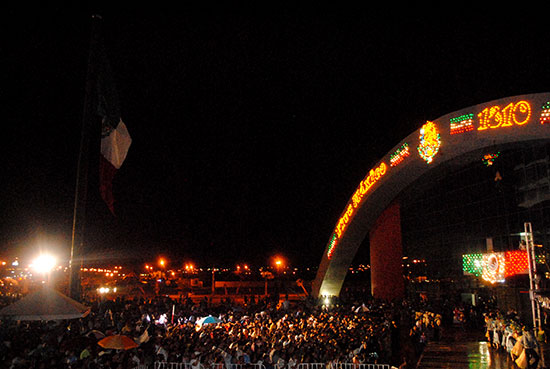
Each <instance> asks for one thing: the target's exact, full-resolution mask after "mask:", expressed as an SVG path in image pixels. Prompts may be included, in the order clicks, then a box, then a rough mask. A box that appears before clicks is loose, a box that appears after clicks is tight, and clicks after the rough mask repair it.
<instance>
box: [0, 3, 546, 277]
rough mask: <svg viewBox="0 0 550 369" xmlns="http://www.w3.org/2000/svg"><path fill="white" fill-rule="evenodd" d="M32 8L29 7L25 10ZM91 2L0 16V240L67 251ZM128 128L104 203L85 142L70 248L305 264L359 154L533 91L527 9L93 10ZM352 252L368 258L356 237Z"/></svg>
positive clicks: (535, 49)
mask: <svg viewBox="0 0 550 369" xmlns="http://www.w3.org/2000/svg"><path fill="white" fill-rule="evenodd" d="M42 10H44V9H42ZM90 14H91V13H85V12H74V13H72V14H69V12H67V11H66V10H65V9H63V10H62V9H61V8H59V9H57V8H53V9H47V11H36V12H25V13H23V12H19V11H12V12H11V13H10V12H8V13H7V15H6V16H5V18H6V19H7V20H8V21H7V22H5V23H4V24H3V27H4V28H5V29H4V32H3V34H4V36H5V38H6V39H7V41H6V42H5V43H3V44H2V45H1V47H2V62H3V63H4V64H5V65H4V68H3V71H4V73H3V79H4V83H3V84H2V85H3V88H2V89H1V90H2V106H3V135H2V137H3V138H4V139H3V145H2V149H1V154H2V157H1V158H2V159H1V160H2V166H1V169H0V178H2V182H3V186H2V190H1V191H0V209H1V213H0V217H1V218H0V219H1V220H0V247H1V249H2V250H3V251H4V253H5V254H6V255H8V254H12V255H15V254H17V255H19V256H20V257H25V256H28V255H31V254H32V253H35V252H36V250H38V249H39V248H41V247H42V248H46V247H47V248H52V249H54V250H55V251H56V252H58V253H59V254H60V255H62V257H65V258H68V255H69V250H70V245H71V232H72V220H73V203H74V191H75V180H76V166H77V158H78V150H79V139H80V128H81V122H82V114H83V106H84V96H85V92H84V87H85V80H86V66H87V56H88V47H89V38H90V23H91V16H90ZM101 14H102V16H103V21H102V25H101V27H102V32H103V38H104V41H105V47H106V49H107V53H108V55H109V58H110V61H111V64H112V68H113V71H114V77H115V80H116V83H117V88H118V92H119V95H120V99H121V110H122V119H123V121H124V122H125V123H126V125H127V127H128V130H129V132H130V135H131V136H132V139H133V143H132V146H131V147H130V150H129V153H128V157H127V159H126V161H125V163H124V164H123V166H122V168H121V169H120V171H119V172H118V173H117V176H116V177H115V181H114V194H115V199H116V200H117V202H116V203H115V209H116V216H113V215H112V214H110V213H109V211H108V209H107V207H106V206H105V204H104V203H103V202H102V200H101V199H100V197H99V193H98V190H97V187H98V186H97V181H98V179H97V160H98V155H99V153H98V150H99V141H98V140H99V138H97V139H96V140H97V146H94V147H93V150H95V152H94V153H93V154H92V155H91V158H92V159H93V160H92V161H91V162H90V167H91V169H90V176H89V192H88V200H87V214H86V249H85V250H84V253H85V254H86V257H87V259H88V260H93V261H106V262H108V261H112V260H123V261H124V260H126V261H129V260H136V259H139V260H153V259H154V258H156V256H158V255H161V254H162V255H164V256H167V257H169V258H170V260H173V262H174V263H175V264H177V263H180V260H184V259H191V260H194V261H195V262H197V263H198V264H199V265H203V266H206V265H222V264H225V265H232V264H233V263H236V262H248V263H250V264H251V265H263V264H266V263H268V262H269V258H270V257H272V256H273V255H275V254H277V253H281V254H283V255H285V256H286V257H287V259H288V261H289V263H290V264H291V265H294V266H306V265H307V266H316V265H318V264H319V262H320V260H321V256H322V253H323V251H324V249H325V246H326V243H327V241H328V239H329V237H330V235H331V232H332V230H333V228H334V225H335V224H336V222H337V219H338V218H339V216H340V213H341V211H342V210H343V208H344V206H345V204H346V202H347V201H348V199H349V197H350V196H351V194H352V193H353V191H354V190H355V188H356V186H357V185H358V183H359V182H360V181H361V179H362V178H363V177H364V176H365V174H366V173H367V172H368V171H369V169H370V168H371V167H372V166H373V165H374V164H375V163H376V162H377V161H378V160H379V159H380V157H381V156H383V155H384V154H385V153H387V152H388V151H389V150H390V149H391V148H392V147H393V146H394V145H395V144H397V143H398V142H399V141H400V140H401V139H402V138H403V137H405V136H407V135H408V134H410V133H411V132H413V131H415V130H416V129H418V128H419V127H420V126H421V125H422V124H423V123H425V121H426V120H431V119H436V118H438V117H440V116H442V115H444V114H447V113H450V112H452V111H455V110H459V109H462V108H465V107H468V106H471V105H475V104H479V103H483V102H486V101H490V100H493V99H498V98H502V97H507V96H512V95H520V94H527V93H537V92H547V91H548V90H550V73H549V69H550V52H549V51H548V47H549V45H550V32H548V31H546V30H544V28H543V27H541V26H540V23H538V22H536V21H533V20H532V19H525V20H523V19H521V18H520V17H516V18H505V17H504V18H502V17H501V18H499V19H494V20H490V19H487V18H485V17H483V18H482V17H479V18H475V17H472V16H468V17H458V16H456V17H454V18H448V16H446V17H437V18H427V17H416V16H414V15H407V16H394V17H387V16H385V17H381V16H380V14H373V13H369V12H365V11H350V12H349V13H347V14H346V13H343V12H340V13H339V14H338V15H334V14H330V13H326V14H322V13H317V15H306V14H304V13H300V14H298V13H292V12H290V11H288V12H285V13H274V14H270V15H266V14H235V13H233V14H230V13H223V12H221V11H218V12H206V11H203V12H198V11H196V12H191V11H185V12H181V13H180V14H178V13H170V12H165V13H156V14H146V13H144V14H141V15H139V16H138V15H127V14H122V13H116V14H115V13H107V12H104V13H101ZM356 261H357V262H365V263H368V250H367V248H365V247H363V248H362V249H361V251H360V252H359V254H358V256H357V257H356Z"/></svg>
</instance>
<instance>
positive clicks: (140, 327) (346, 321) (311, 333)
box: [0, 297, 444, 369]
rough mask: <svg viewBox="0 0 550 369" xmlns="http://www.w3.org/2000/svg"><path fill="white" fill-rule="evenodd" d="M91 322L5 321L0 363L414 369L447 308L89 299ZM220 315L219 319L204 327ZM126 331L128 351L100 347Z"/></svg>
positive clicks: (89, 367) (0, 330)
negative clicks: (385, 368)
mask: <svg viewBox="0 0 550 369" xmlns="http://www.w3.org/2000/svg"><path fill="white" fill-rule="evenodd" d="M87 303H88V304H89V306H91V312H90V313H89V314H88V315H87V316H86V317H83V318H80V319H72V320H67V321H49V322H12V321H1V322H0V361H1V362H3V363H5V365H6V366H5V367H6V368H10V369H17V368H31V369H33V368H44V369H45V368H70V369H77V368H83V369H84V368H85V369H93V368H112V369H114V368H116V369H126V368H137V367H147V368H153V364H154V363H155V362H170V363H187V364H190V366H191V368H193V369H198V368H200V367H201V366H203V367H204V368H209V367H210V366H211V365H212V364H244V366H245V367H246V364H251V363H261V364H262V365H263V366H264V367H265V368H266V369H277V368H283V367H285V368H286V367H288V368H292V367H293V366H295V365H296V364H298V363H385V364H392V365H394V366H396V367H397V366H401V367H402V368H405V367H413V366H414V365H413V364H415V363H413V360H414V359H415V358H417V357H418V354H419V353H420V352H421V351H422V349H423V346H424V345H425V344H426V343H427V342H428V341H429V340H431V339H434V340H436V339H438V337H439V336H440V334H441V332H440V331H441V328H442V319H444V316H443V315H442V313H438V312H437V311H435V310H436V309H433V308H432V307H431V306H428V305H426V303H425V302H424V303H414V304H413V303H411V302H408V301H406V300H404V301H400V302H396V303H388V302H383V301H375V300H373V299H369V300H366V301H353V302H348V303H343V302H341V301H338V300H337V299H336V300H332V301H331V302H329V303H326V302H324V301H321V302H319V301H314V300H311V299H310V300H305V301H299V302H292V303H290V302H289V301H288V299H285V298H284V297H283V298H282V299H281V302H280V303H270V302H269V301H268V300H259V301H257V302H256V301H255V300H251V302H249V303H248V304H247V305H244V306H243V305H236V304H232V303H231V301H225V302H224V303H220V304H216V305H211V304H209V303H208V302H207V301H206V300H204V301H201V302H200V303H194V302H193V301H192V300H191V299H189V298H187V299H183V298H182V299H178V300H174V299H170V298H168V297H155V298H150V299H143V298H141V299H140V298H136V299H120V298H119V299H117V300H114V301H100V300H96V301H88V302H87ZM208 315H212V316H214V317H216V318H218V319H219V323H216V324H204V325H199V324H197V323H198V320H199V318H200V317H204V316H208ZM113 334H123V335H126V336H128V337H131V338H133V339H134V341H136V342H137V343H138V346H137V347H136V348H132V349H129V350H114V349H106V348H103V347H101V346H100V345H98V343H97V342H98V340H99V339H100V338H101V337H102V336H103V335H107V336H108V335H113Z"/></svg>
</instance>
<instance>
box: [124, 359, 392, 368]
mask: <svg viewBox="0 0 550 369" xmlns="http://www.w3.org/2000/svg"><path fill="white" fill-rule="evenodd" d="M273 368H275V369H391V368H392V367H391V365H389V364H354V363H300V364H296V365H292V366H290V365H288V364H286V365H281V366H279V365H277V364H274V365H273ZM134 369H150V368H148V367H147V365H143V364H140V365H138V366H136V367H134ZM152 369H266V367H265V365H263V364H260V363H254V364H252V363H251V364H229V365H225V364H220V363H213V364H199V365H198V366H197V365H195V366H192V365H191V364H189V363H168V362H163V361H155V363H154V364H153V368H152Z"/></svg>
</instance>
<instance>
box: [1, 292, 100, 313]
mask: <svg viewBox="0 0 550 369" xmlns="http://www.w3.org/2000/svg"><path fill="white" fill-rule="evenodd" d="M89 312H90V307H88V306H85V305H83V304H81V303H79V302H78V301H75V300H73V299H71V298H70V297H68V296H66V295H64V294H62V293H61V292H59V291H57V290H55V289H53V288H50V287H46V286H44V287H42V288H41V289H39V290H37V291H35V292H32V293H29V294H28V295H26V296H25V297H23V298H22V299H20V300H18V301H16V302H14V303H13V304H11V305H8V306H6V307H4V308H3V309H0V319H11V320H65V319H77V318H82V317H85V316H86V315H88V313H89Z"/></svg>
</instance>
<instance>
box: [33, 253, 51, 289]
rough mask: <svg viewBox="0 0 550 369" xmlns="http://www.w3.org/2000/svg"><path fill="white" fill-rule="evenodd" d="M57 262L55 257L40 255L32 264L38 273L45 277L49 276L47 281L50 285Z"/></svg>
mask: <svg viewBox="0 0 550 369" xmlns="http://www.w3.org/2000/svg"><path fill="white" fill-rule="evenodd" d="M55 264H56V260H55V257H54V256H53V255H50V254H40V255H39V256H38V257H37V258H36V259H34V261H33V262H32V264H31V267H32V268H33V269H34V270H35V271H36V272H37V273H41V274H43V275H44V276H47V281H48V283H50V273H51V271H52V269H53V268H54V267H55Z"/></svg>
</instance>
